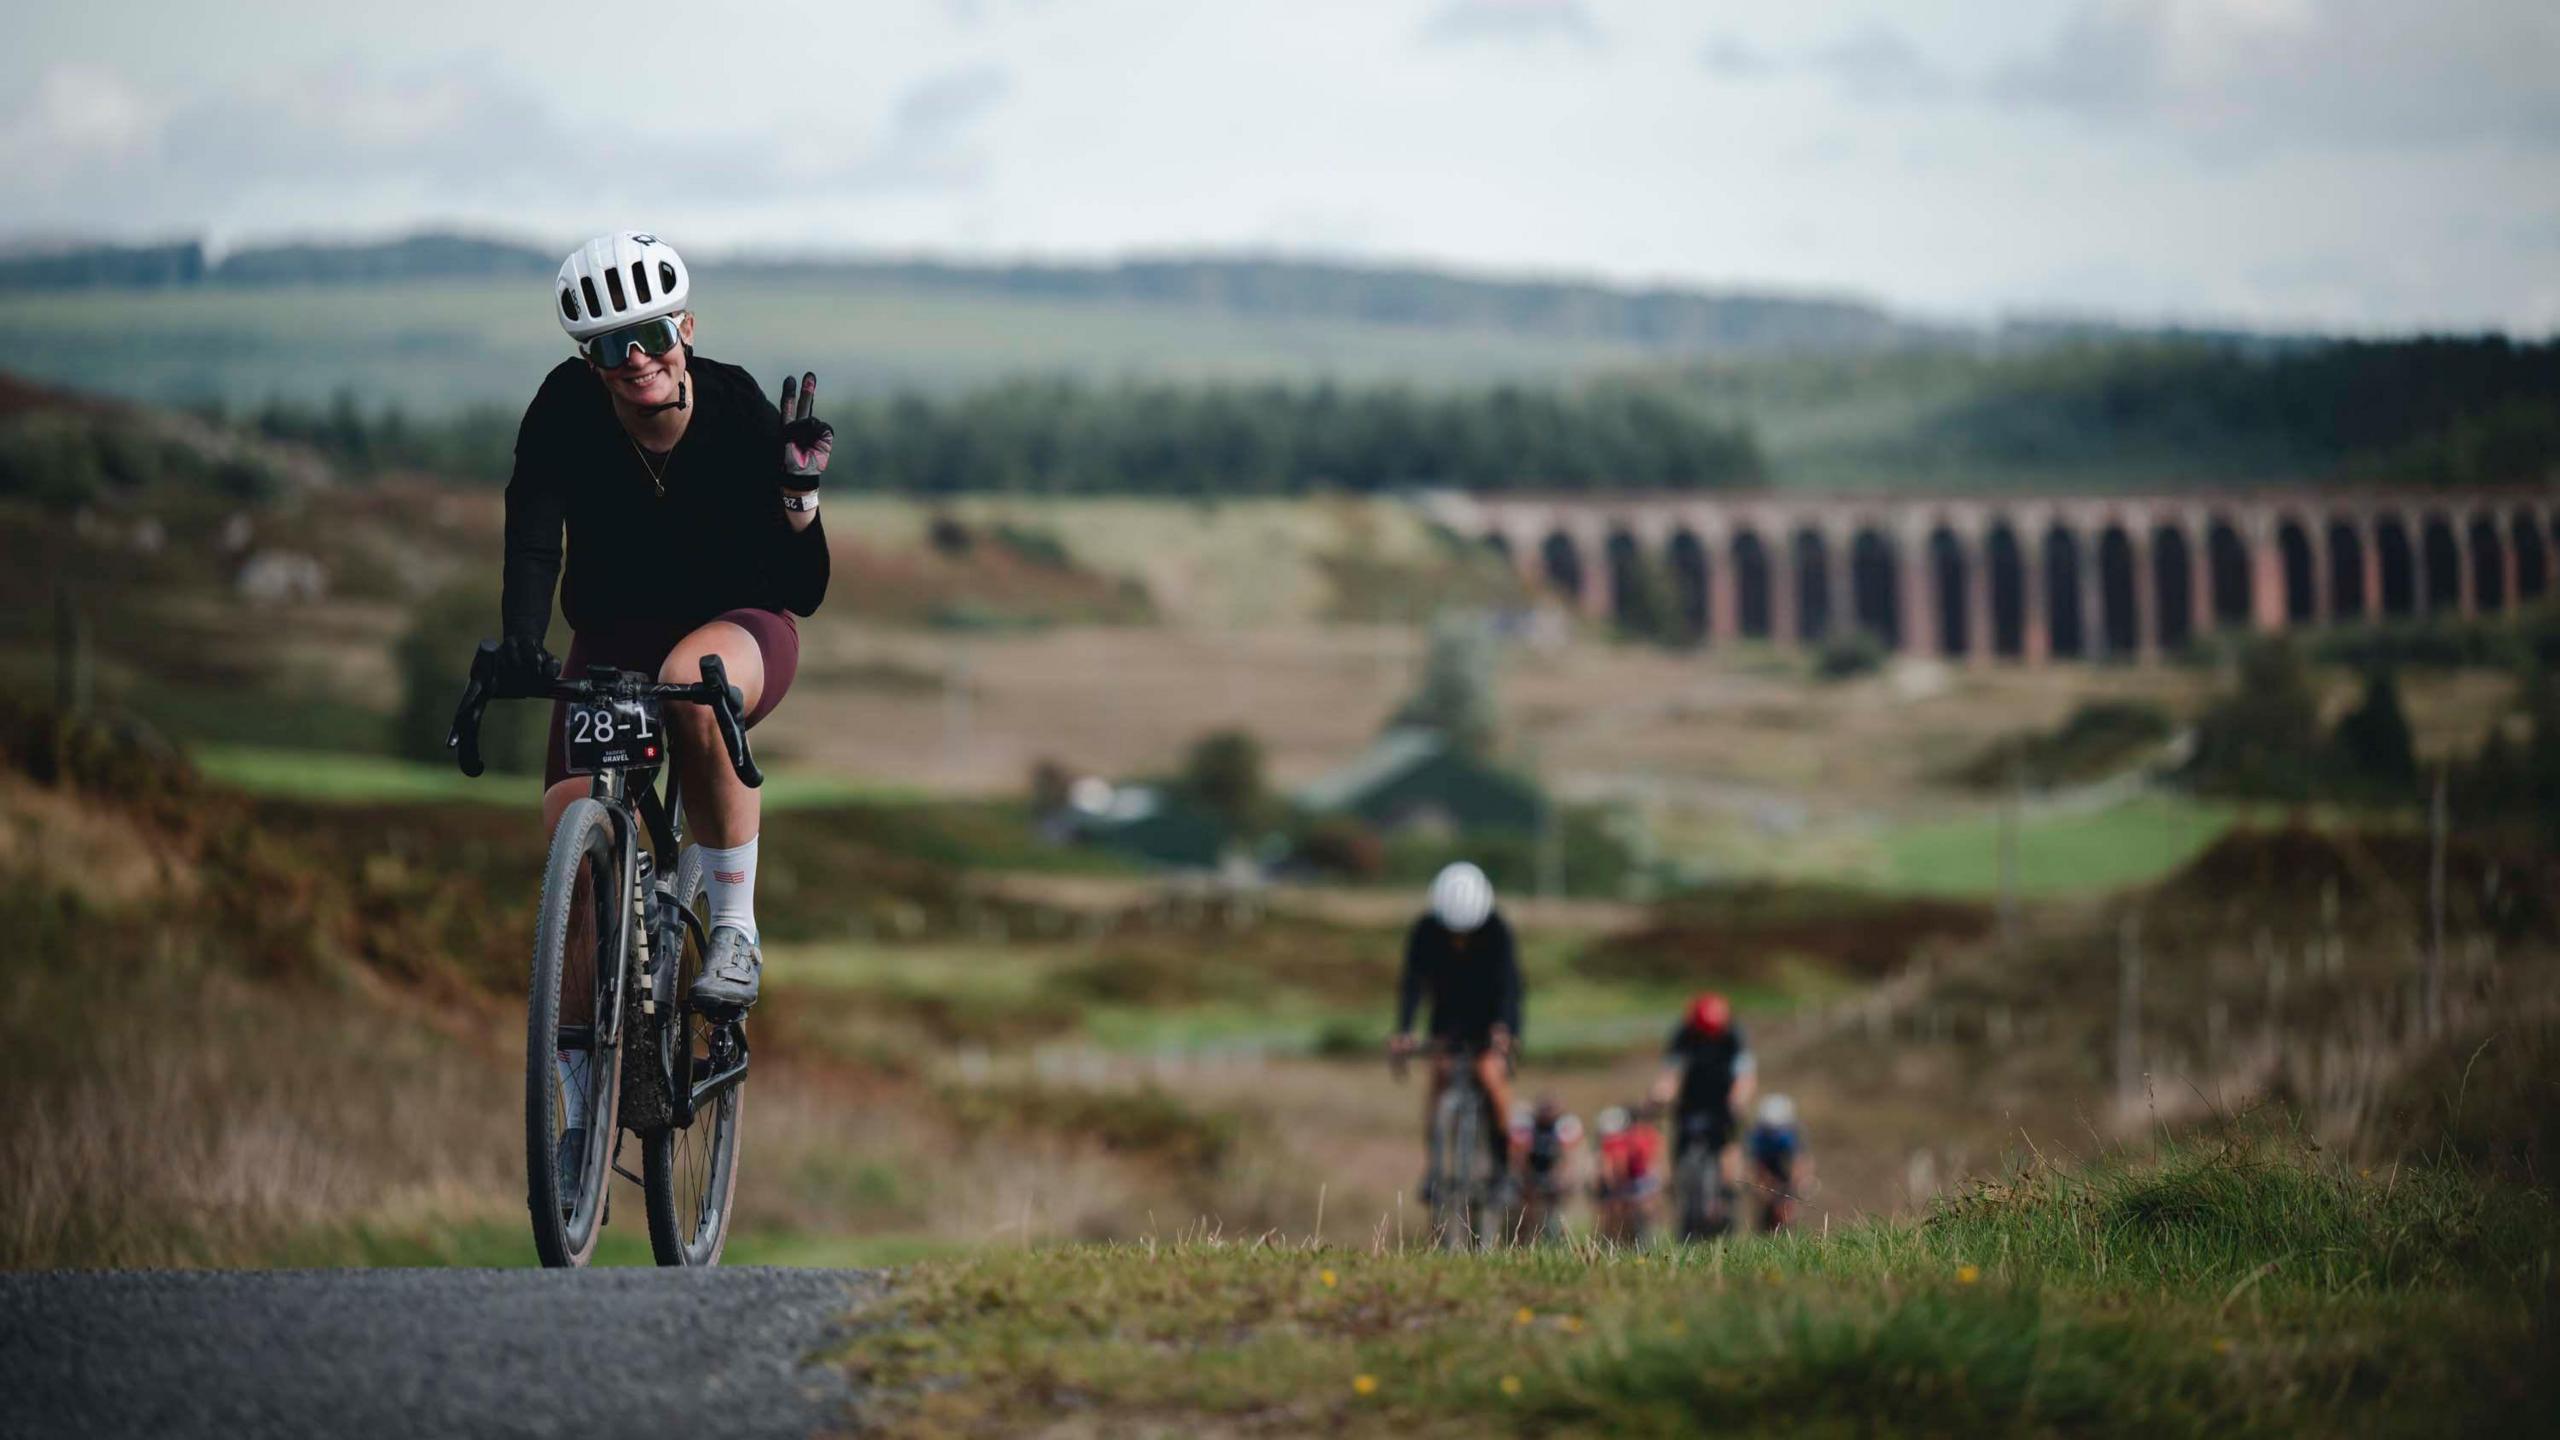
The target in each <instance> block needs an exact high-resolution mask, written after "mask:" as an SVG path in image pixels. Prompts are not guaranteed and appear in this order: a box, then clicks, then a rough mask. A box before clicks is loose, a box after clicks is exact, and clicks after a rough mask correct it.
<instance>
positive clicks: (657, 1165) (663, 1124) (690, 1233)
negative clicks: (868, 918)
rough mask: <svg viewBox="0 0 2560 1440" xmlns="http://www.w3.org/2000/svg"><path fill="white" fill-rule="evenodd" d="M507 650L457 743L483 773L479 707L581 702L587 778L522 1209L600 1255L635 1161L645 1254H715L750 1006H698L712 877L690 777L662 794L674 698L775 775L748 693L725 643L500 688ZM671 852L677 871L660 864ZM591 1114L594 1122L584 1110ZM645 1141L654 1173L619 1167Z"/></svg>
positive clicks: (538, 989)
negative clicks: (764, 757)
mask: <svg viewBox="0 0 2560 1440" xmlns="http://www.w3.org/2000/svg"><path fill="white" fill-rule="evenodd" d="M497 655H498V647H497V645H496V643H495V642H489V641H484V642H482V644H481V646H480V649H479V652H478V653H477V654H476V655H474V656H473V657H472V661H471V678H470V682H469V684H468V685H467V686H465V688H464V690H463V694H462V703H461V705H460V706H459V707H458V708H457V709H456V710H455V711H454V717H453V729H452V731H451V732H450V733H449V734H448V735H447V736H446V737H445V744H446V746H447V747H448V748H450V749H451V750H452V751H453V752H454V759H455V763H457V764H458V765H460V766H461V768H462V773H463V774H465V775H472V776H476V775H478V774H480V773H481V770H482V768H483V766H482V763H481V758H480V719H481V715H482V713H483V712H484V711H485V710H486V709H487V708H488V704H489V702H490V701H491V700H493V699H526V700H545V701H560V702H562V703H564V704H565V705H566V706H567V707H568V708H567V711H566V714H565V723H566V724H567V726H568V734H567V736H566V739H567V749H568V758H569V771H570V773H571V774H573V775H590V776H592V777H594V778H593V783H592V785H591V786H590V788H589V790H588V793H587V794H586V795H585V796H584V797H582V798H580V799H578V800H575V801H572V802H570V805H569V808H568V809H567V810H566V811H565V812H564V813H562V815H561V817H560V823H559V825H558V827H557V828H556V829H554V830H553V831H552V834H551V852H550V858H549V860H548V861H547V862H546V863H545V865H544V867H543V878H542V908H541V911H540V912H539V920H538V923H537V924H536V926H535V934H534V944H533V975H532V984H531V998H530V1000H529V1003H528V1004H527V1005H526V1014H525V1099H524V1121H525V1180H526V1185H525V1203H526V1206H527V1208H528V1209H529V1210H531V1212H532V1216H533V1243H534V1249H535V1250H536V1251H537V1252H539V1253H540V1255H541V1257H542V1263H543V1264H545V1265H549V1266H576V1265H584V1264H586V1263H587V1262H588V1261H589V1260H591V1259H593V1258H594V1256H595V1250H596V1242H597V1240H598V1238H599V1237H601V1236H602V1234H603V1232H604V1226H605V1222H606V1218H607V1215H608V1213H609V1210H610V1205H609V1201H608V1198H607V1185H608V1182H609V1180H610V1177H611V1175H613V1174H620V1175H621V1176H622V1177H623V1178H625V1179H627V1180H632V1181H635V1182H637V1183H638V1184H639V1186H640V1189H641V1193H642V1194H643V1195H644V1196H645V1197H646V1199H647V1206H648V1215H649V1248H650V1250H651V1252H652V1253H653V1254H655V1256H656V1257H657V1261H658V1263H659V1264H661V1265H716V1264H718V1263H719V1261H720V1252H721V1249H722V1247H723V1246H725V1245H726V1244H727V1242H728V1235H729V1215H730V1206H731V1202H732V1201H733V1200H734V1198H735V1197H736V1194H737V1183H738V1132H739V1114H738V1111H739V1106H740V1103H741V1100H742V1095H741V1089H740V1087H741V1086H742V1085H743V1084H744V1083H745V1081H746V1078H747V1031H746V1022H745V1018H744V1017H743V1016H742V1015H735V1014H720V1013H713V1012H709V1011H705V1010H701V1009H697V1008H696V1007H695V1005H694V1003H693V999H692V989H693V977H694V976H695V975H696V974H698V973H700V971H701V968H702V957H703V955H704V954H705V953H706V952H707V951H708V950H709V948H710V935H709V931H708V929H707V927H706V925H705V924H704V920H703V916H704V914H705V897H706V891H707V888H708V877H707V876H706V875H705V874H704V867H703V865H702V862H701V858H700V853H701V852H700V851H699V850H697V849H694V848H691V847H688V846H686V845H685V843H684V812H683V807H682V802H681V799H680V797H679V796H678V794H677V786H676V780H675V776H674V775H673V773H672V772H670V773H669V775H668V778H667V797H666V800H665V801H664V802H663V803H661V802H660V800H659V799H658V794H657V790H656V783H655V782H656V778H657V772H658V771H659V770H660V769H662V768H664V766H665V760H666V751H667V735H666V725H665V723H664V718H663V711H664V706H665V705H666V703H667V702H670V701H673V702H676V703H679V704H692V705H700V706H704V707H705V708H707V709H709V710H710V711H711V713H712V716H713V719H714V721H715V722H716V723H717V725H718V728H719V732H720V740H721V744H722V745H723V746H724V747H725V748H726V749H727V751H728V755H729V763H730V766H731V768H733V769H734V770H735V771H736V772H737V775H738V779H739V780H740V781H741V782H742V783H744V784H746V785H748V786H750V787H753V786H758V785H761V784H763V783H764V776H763V774H762V772H760V771H759V770H758V769H757V768H756V762H755V755H754V752H753V751H751V750H750V749H749V748H748V746H747V736H746V727H745V726H744V725H743V724H742V723H741V722H740V720H739V711H740V709H741V707H742V702H743V700H744V697H743V696H741V695H740V694H739V692H738V690H737V688H736V687H734V686H732V685H731V684H729V680H728V673H727V671H726V669H725V668H724V667H723V666H722V665H721V663H720V657H718V656H717V655H708V656H705V657H703V661H702V679H701V680H700V681H698V682H697V683H694V684H691V685H671V684H666V683H664V682H661V681H659V680H658V679H657V678H656V677H655V676H651V675H644V674H640V673H637V672H633V671H625V670H615V669H611V668H609V667H605V666H597V667H595V668H594V669H592V670H590V671H588V672H587V674H586V675H585V676H584V677H582V678H577V679H566V678H563V679H556V680H553V681H551V682H549V683H548V684H547V685H545V686H543V687H541V688H540V689H539V690H538V692H537V693H532V694H513V693H509V694H500V693H499V690H498V687H497V684H496V681H497V678H498V659H497ZM670 857H676V863H675V865H674V870H673V873H672V875H670V874H669V873H668V872H667V870H666V868H665V866H666V861H667V860H668V859H669V858H670ZM579 1122H583V1123H579ZM625 1133H628V1134H631V1135H635V1136H638V1137H639V1140H640V1155H641V1170H642V1173H641V1174H639V1175H633V1174H632V1173H631V1172H630V1171H628V1170H625V1169H623V1168H622V1162H621V1156H622V1136H623V1135H624V1134H625Z"/></svg>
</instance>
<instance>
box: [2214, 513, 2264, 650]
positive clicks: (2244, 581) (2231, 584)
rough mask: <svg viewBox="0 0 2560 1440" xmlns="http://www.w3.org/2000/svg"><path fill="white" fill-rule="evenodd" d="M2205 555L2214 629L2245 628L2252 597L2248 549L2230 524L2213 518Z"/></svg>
mask: <svg viewBox="0 0 2560 1440" xmlns="http://www.w3.org/2000/svg"><path fill="white" fill-rule="evenodd" d="M2204 556H2205V565H2206V568H2207V570H2208V571H2209V572H2210V573H2209V578H2210V579H2211V581H2212V585H2211V587H2210V588H2211V590H2212V592H2213V624H2214V628H2215V629H2217V630H2236V629H2239V628H2240V627H2242V626H2245V625H2247V624H2248V623H2249V606H2250V603H2251V601H2252V600H2253V599H2254V598H2255V597H2254V596H2253V595H2252V594H2251V593H2250V592H2251V588H2252V587H2251V580H2252V576H2251V575H2250V573H2249V547H2248V545H2247V544H2245V543H2244V542H2242V540H2241V539H2240V532H2239V531H2237V530H2235V529H2233V528H2231V522H2230V521H2228V520H2225V519H2223V518H2222V517H2220V516H2216V517H2214V519H2213V521H2212V523H2210V524H2209V525H2207V526H2206V527H2205V532H2204Z"/></svg>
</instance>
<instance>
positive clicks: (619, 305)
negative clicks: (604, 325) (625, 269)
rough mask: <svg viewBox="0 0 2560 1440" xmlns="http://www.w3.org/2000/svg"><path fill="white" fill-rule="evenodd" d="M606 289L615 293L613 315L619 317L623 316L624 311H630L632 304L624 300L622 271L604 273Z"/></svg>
mask: <svg viewBox="0 0 2560 1440" xmlns="http://www.w3.org/2000/svg"><path fill="white" fill-rule="evenodd" d="M604 288H606V289H607V290H610V291H612V292H613V313H614V314H616V315H619V314H621V313H622V312H623V311H625V310H628V309H630V308H631V305H630V302H628V301H626V300H624V299H623V298H622V272H621V271H619V270H607V271H606V272H604Z"/></svg>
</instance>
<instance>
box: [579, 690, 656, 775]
mask: <svg viewBox="0 0 2560 1440" xmlns="http://www.w3.org/2000/svg"><path fill="white" fill-rule="evenodd" d="M567 724H568V727H569V734H568V741H569V744H568V752H569V773H570V774H572V775H593V774H595V773H596V772H597V771H599V770H605V769H619V770H655V769H657V768H658V766H659V765H661V764H663V763H665V762H664V757H665V755H666V753H667V729H666V726H665V725H664V724H663V723H661V721H660V716H659V713H658V702H657V701H655V700H594V701H580V702H578V703H575V704H572V705H571V706H570V707H569V715H568V720H567Z"/></svg>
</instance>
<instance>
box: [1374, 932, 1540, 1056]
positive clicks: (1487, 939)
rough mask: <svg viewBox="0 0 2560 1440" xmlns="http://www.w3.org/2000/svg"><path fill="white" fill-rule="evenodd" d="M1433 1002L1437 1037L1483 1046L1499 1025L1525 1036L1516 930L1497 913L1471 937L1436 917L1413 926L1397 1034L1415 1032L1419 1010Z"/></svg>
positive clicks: (1399, 991) (1432, 1028) (1399, 997)
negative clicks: (1513, 935)
mask: <svg viewBox="0 0 2560 1440" xmlns="http://www.w3.org/2000/svg"><path fill="white" fill-rule="evenodd" d="M1425 998H1428V999H1429V1000H1430V1002H1431V1014H1430V1019H1429V1021H1428V1026H1429V1030H1430V1034H1431V1035H1432V1037H1433V1038H1434V1039H1438V1040H1448V1041H1454V1042H1457V1043H1460V1044H1466V1045H1478V1046H1480V1045H1482V1044H1483V1043H1484V1042H1485V1038H1486V1036H1487V1035H1489V1034H1490V1033H1491V1032H1492V1030H1493V1027H1494V1026H1495V1025H1496V1024H1500V1025H1503V1026H1506V1027H1508V1028H1509V1029H1510V1031H1511V1034H1512V1037H1513V1039H1514V1040H1515V1041H1516V1040H1517V1039H1518V1038H1519V1035H1520V958H1519V956H1518V954H1517V953H1515V951H1514V950H1513V948H1512V944H1511V927H1510V925H1509V924H1507V923H1505V922H1504V920H1503V918H1502V912H1500V911H1498V910H1497V911H1495V912H1494V913H1493V914H1492V915H1489V916H1487V917H1486V918H1485V922H1484V924H1482V925H1480V926H1478V927H1476V928H1475V929H1474V930H1473V931H1471V932H1469V933H1468V934H1467V936H1466V937H1465V944H1464V946H1463V948H1462V947H1461V946H1460V944H1459V937H1457V936H1455V935H1453V934H1451V933H1450V931H1449V927H1447V926H1446V925H1443V924H1441V923H1440V922H1439V920H1438V919H1437V918H1435V917H1433V916H1430V915H1425V916H1423V917H1422V918H1421V919H1419V920H1416V921H1414V922H1413V929H1412V931H1411V932H1410V933H1409V934H1407V935H1406V936H1405V942H1404V978H1403V979H1402V980H1401V981H1399V982H1398V983H1397V985H1396V1033H1397V1034H1399V1035H1401V1034H1403V1033H1405V1032H1406V1031H1408V1030H1410V1029H1412V1028H1413V1015H1414V1010H1415V1008H1416V1007H1417V1006H1419V1005H1420V1004H1421V1003H1422V1001H1423V1000H1424V999H1425Z"/></svg>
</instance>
